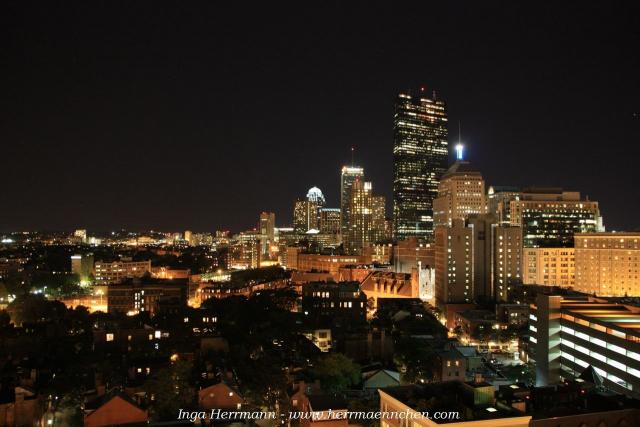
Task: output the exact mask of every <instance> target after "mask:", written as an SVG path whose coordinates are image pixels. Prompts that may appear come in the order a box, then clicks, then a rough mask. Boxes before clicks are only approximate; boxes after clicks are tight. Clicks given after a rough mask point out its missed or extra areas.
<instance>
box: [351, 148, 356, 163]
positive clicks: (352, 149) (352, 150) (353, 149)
mask: <svg viewBox="0 0 640 427" xmlns="http://www.w3.org/2000/svg"><path fill="white" fill-rule="evenodd" d="M354 151H356V147H354V146H351V167H353V165H354V161H353V154H354Z"/></svg>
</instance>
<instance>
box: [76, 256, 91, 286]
mask: <svg viewBox="0 0 640 427" xmlns="http://www.w3.org/2000/svg"><path fill="white" fill-rule="evenodd" d="M71 273H73V274H77V275H78V279H79V280H80V283H81V284H84V283H88V282H89V280H90V279H91V275H92V274H93V254H82V255H71Z"/></svg>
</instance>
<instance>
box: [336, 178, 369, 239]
mask: <svg viewBox="0 0 640 427" xmlns="http://www.w3.org/2000/svg"><path fill="white" fill-rule="evenodd" d="M363 179H364V169H363V168H361V167H360V166H343V167H342V172H341V174H340V228H341V232H342V236H345V235H346V234H347V233H348V230H349V214H350V212H351V187H352V186H353V183H354V182H355V181H356V180H360V181H362V180H363Z"/></svg>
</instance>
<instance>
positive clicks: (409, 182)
mask: <svg viewBox="0 0 640 427" xmlns="http://www.w3.org/2000/svg"><path fill="white" fill-rule="evenodd" d="M447 135H448V133H447V113H446V109H445V103H444V101H441V100H438V99H436V98H435V95H434V96H433V97H428V96H427V95H426V93H424V88H421V90H420V92H419V96H411V95H408V94H405V93H401V94H399V95H398V98H397V100H396V105H395V115H394V119H393V138H394V141H393V221H394V234H395V237H396V238H397V239H398V240H402V239H404V238H406V237H409V236H416V237H418V238H420V239H421V240H432V239H433V199H435V198H436V197H437V195H438V181H439V180H440V177H441V176H442V174H444V172H445V171H446V170H447V164H448V148H447Z"/></svg>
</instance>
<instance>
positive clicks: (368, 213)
mask: <svg viewBox="0 0 640 427" xmlns="http://www.w3.org/2000/svg"><path fill="white" fill-rule="evenodd" d="M371 189H372V186H371V183H370V182H363V181H362V180H361V179H356V180H355V181H354V182H353V184H352V185H351V191H350V194H351V203H350V204H349V221H348V222H349V232H348V233H347V235H346V236H344V237H346V242H345V243H346V245H345V249H346V250H347V251H348V253H349V254H361V253H362V249H363V248H364V247H366V246H367V245H368V244H369V243H371V226H372V223H373V215H372V210H371V199H372V195H371Z"/></svg>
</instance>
